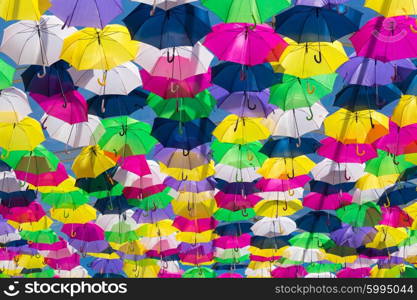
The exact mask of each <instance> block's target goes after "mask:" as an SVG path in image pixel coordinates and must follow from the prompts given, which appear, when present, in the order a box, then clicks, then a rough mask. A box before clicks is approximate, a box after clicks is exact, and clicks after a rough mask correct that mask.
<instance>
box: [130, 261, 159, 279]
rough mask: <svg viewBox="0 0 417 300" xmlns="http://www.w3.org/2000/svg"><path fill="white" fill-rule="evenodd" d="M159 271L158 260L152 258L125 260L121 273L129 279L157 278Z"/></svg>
mask: <svg viewBox="0 0 417 300" xmlns="http://www.w3.org/2000/svg"><path fill="white" fill-rule="evenodd" d="M160 269H161V268H160V266H159V265H158V260H156V259H152V258H145V259H142V260H138V261H132V260H125V261H124V264H123V271H124V272H125V273H126V275H127V276H128V277H129V278H157V277H158V273H159V270H160Z"/></svg>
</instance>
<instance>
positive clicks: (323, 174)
mask: <svg viewBox="0 0 417 300" xmlns="http://www.w3.org/2000/svg"><path fill="white" fill-rule="evenodd" d="M364 172H365V164H357V163H337V162H335V161H333V160H331V159H328V158H325V159H323V160H322V161H321V162H319V163H318V164H317V165H316V166H315V167H314V168H313V169H312V170H311V174H313V177H314V179H315V180H319V181H324V182H327V183H330V184H339V183H344V182H355V181H357V180H358V179H359V178H360V177H362V175H363V174H364Z"/></svg>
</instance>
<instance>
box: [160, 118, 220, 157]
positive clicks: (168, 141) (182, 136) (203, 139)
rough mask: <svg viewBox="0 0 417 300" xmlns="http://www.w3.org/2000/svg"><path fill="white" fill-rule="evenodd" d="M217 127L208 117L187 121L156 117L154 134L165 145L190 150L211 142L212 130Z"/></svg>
mask: <svg viewBox="0 0 417 300" xmlns="http://www.w3.org/2000/svg"><path fill="white" fill-rule="evenodd" d="M215 127H216V125H215V124H214V123H213V122H212V121H210V119H207V118H201V119H196V120H192V121H189V122H185V123H181V122H179V121H175V120H170V119H163V118H155V121H154V123H153V127H152V135H153V137H155V138H156V139H157V140H158V141H159V142H160V143H161V144H162V145H163V146H164V147H171V148H177V149H183V150H187V151H188V150H191V149H193V148H195V147H197V146H199V145H202V144H205V143H208V142H210V141H211V138H212V135H211V132H212V131H213V130H214V128H215ZM187 151H185V153H186V152H187ZM185 155H186V154H185Z"/></svg>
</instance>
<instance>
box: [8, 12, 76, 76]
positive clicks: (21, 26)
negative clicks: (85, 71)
mask: <svg viewBox="0 0 417 300" xmlns="http://www.w3.org/2000/svg"><path fill="white" fill-rule="evenodd" d="M63 25H64V23H63V22H62V21H61V20H60V19H58V18H57V17H55V16H50V15H44V16H42V17H41V19H40V20H39V21H20V22H17V23H14V24H12V25H10V26H8V27H7V28H6V29H5V30H4V35H3V41H2V43H1V47H0V51H1V52H3V53H5V54H7V55H8V56H9V57H10V58H11V59H13V60H14V62H15V63H17V64H18V65H42V66H44V67H45V66H50V65H52V64H53V63H55V62H57V61H58V60H59V59H60V55H61V49H62V44H63V42H64V39H65V38H66V37H68V36H69V35H71V34H73V33H75V32H76V31H77V30H76V29H75V28H74V27H66V28H62V27H63ZM44 72H45V70H44ZM38 76H40V77H42V74H39V75H38Z"/></svg>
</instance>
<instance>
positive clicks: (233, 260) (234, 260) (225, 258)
mask: <svg viewBox="0 0 417 300" xmlns="http://www.w3.org/2000/svg"><path fill="white" fill-rule="evenodd" d="M240 252H241V249H240V248H236V249H234V248H231V249H225V250H224V251H223V252H222V257H215V258H214V261H215V262H217V263H221V264H225V265H232V264H233V265H236V264H240V263H243V262H245V261H248V260H249V258H250V254H245V255H241V253H240Z"/></svg>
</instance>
